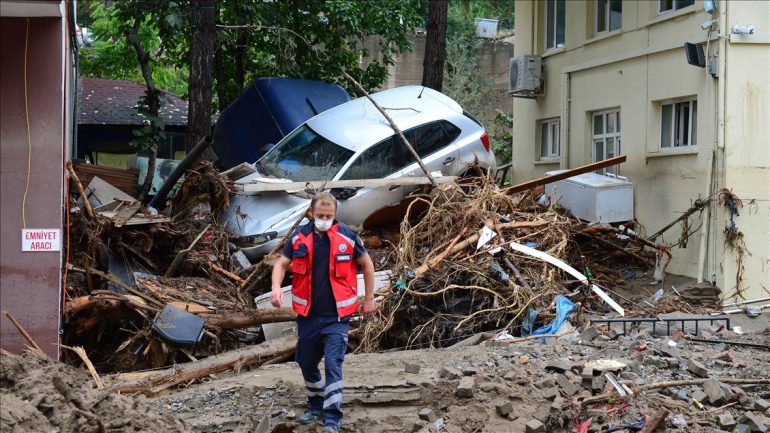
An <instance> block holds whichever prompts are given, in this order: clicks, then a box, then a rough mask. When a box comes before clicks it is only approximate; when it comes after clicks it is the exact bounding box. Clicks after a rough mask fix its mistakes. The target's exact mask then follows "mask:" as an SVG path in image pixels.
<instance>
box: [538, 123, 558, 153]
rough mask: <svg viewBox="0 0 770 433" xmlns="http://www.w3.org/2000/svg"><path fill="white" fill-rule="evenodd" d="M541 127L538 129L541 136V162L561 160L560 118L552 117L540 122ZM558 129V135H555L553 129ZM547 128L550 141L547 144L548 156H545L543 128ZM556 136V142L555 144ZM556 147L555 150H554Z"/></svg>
mask: <svg viewBox="0 0 770 433" xmlns="http://www.w3.org/2000/svg"><path fill="white" fill-rule="evenodd" d="M539 123H540V127H539V128H538V134H540V146H539V150H538V154H539V155H540V158H539V160H540V161H554V160H557V159H559V156H560V155H561V119H560V118H559V117H552V118H549V119H542V120H540V122H539ZM554 126H555V127H556V134H555V135H554V131H553V127H554ZM544 127H546V128H547V137H548V140H547V142H546V143H545V146H546V150H547V152H546V154H545V155H544V154H543V145H544V143H543V138H544V137H543V128H544ZM554 136H555V138H556V141H555V143H554V140H553V139H554ZM554 145H555V149H554Z"/></svg>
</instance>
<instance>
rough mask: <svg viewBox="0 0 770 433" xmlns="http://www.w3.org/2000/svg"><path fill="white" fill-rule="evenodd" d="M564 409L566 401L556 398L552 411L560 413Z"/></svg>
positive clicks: (552, 404)
mask: <svg viewBox="0 0 770 433" xmlns="http://www.w3.org/2000/svg"><path fill="white" fill-rule="evenodd" d="M563 407H564V399H563V398H561V397H556V398H555V399H553V403H551V410H552V411H555V412H559V411H561V410H562V408H563Z"/></svg>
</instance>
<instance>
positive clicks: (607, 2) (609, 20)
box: [594, 0, 623, 36]
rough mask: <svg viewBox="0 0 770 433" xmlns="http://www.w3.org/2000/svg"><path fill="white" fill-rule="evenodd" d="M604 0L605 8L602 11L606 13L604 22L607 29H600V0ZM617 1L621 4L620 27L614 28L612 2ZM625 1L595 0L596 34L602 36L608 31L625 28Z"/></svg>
mask: <svg viewBox="0 0 770 433" xmlns="http://www.w3.org/2000/svg"><path fill="white" fill-rule="evenodd" d="M600 1H604V8H603V9H604V10H603V11H602V12H603V13H604V24H605V27H606V28H605V29H604V30H599V2H600ZM613 1H617V2H619V4H620V7H621V10H620V22H619V23H618V27H616V28H612V2H613ZM622 8H623V2H622V1H621V0H594V36H600V35H605V34H607V33H612V32H614V31H618V30H620V29H622V28H623V9H622Z"/></svg>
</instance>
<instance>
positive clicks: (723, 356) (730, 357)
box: [710, 350, 735, 362]
mask: <svg viewBox="0 0 770 433" xmlns="http://www.w3.org/2000/svg"><path fill="white" fill-rule="evenodd" d="M710 358H711V359H718V360H720V361H725V362H735V354H734V353H733V352H732V351H729V350H728V351H725V352H719V353H715V354H714V355H711V357H710Z"/></svg>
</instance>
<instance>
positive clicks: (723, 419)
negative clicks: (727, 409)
mask: <svg viewBox="0 0 770 433" xmlns="http://www.w3.org/2000/svg"><path fill="white" fill-rule="evenodd" d="M717 421H718V422H719V426H720V427H722V428H724V429H726V430H732V428H733V427H735V425H736V424H738V423H737V422H736V421H735V418H733V416H732V415H731V414H729V413H723V414H720V415H718V416H717Z"/></svg>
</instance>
